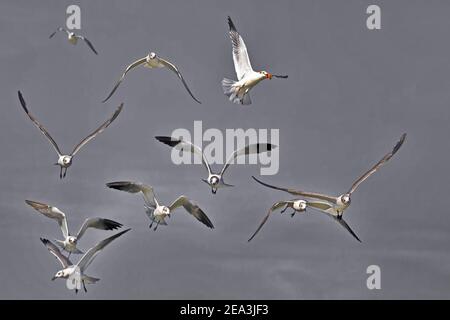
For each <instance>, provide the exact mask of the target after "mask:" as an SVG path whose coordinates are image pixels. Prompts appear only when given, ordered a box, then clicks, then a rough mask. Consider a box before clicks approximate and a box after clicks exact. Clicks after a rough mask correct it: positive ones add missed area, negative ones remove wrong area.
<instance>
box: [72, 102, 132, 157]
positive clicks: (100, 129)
mask: <svg viewBox="0 0 450 320" xmlns="http://www.w3.org/2000/svg"><path fill="white" fill-rule="evenodd" d="M122 108H123V103H122V104H121V105H120V106H119V107H117V109H116V111H115V112H114V114H113V115H112V117H111V118H109V119H108V120H106V122H105V123H103V124H102V125H101V126H100V127H99V128H98V129H97V130H95V131H94V132H92V133H91V134H90V135H88V136H87V137H86V138H84V139H83V141H81V142H80V143H79V144H78V145H77V146H76V147H75V148H74V149H73V151H72V153H71V154H70V155H71V156H74V155H75V154H76V153H77V152H78V151H80V149H81V148H82V147H83V146H84V145H85V144H86V143H88V142H89V141H91V140H92V139H94V138H95V137H96V136H97V135H98V134H100V133H102V132H103V130H105V129H106V128H108V126H109V125H110V124H111V123H113V121H114V120H115V119H116V118H117V116H118V115H119V114H120V112H121V111H122Z"/></svg>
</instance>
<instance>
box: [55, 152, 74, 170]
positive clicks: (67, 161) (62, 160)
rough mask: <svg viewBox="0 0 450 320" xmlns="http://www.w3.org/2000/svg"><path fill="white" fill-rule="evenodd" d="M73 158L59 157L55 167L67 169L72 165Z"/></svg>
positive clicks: (68, 156) (67, 156)
mask: <svg viewBox="0 0 450 320" xmlns="http://www.w3.org/2000/svg"><path fill="white" fill-rule="evenodd" d="M72 158H73V157H72V156H70V155H61V156H59V157H58V162H57V163H55V165H59V166H60V167H62V168H64V169H67V168H69V167H70V166H71V165H72Z"/></svg>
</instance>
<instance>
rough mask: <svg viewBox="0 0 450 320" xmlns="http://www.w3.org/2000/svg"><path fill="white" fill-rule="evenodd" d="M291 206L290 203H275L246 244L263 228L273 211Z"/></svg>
mask: <svg viewBox="0 0 450 320" xmlns="http://www.w3.org/2000/svg"><path fill="white" fill-rule="evenodd" d="M290 204H292V201H279V202H276V203H275V204H274V205H273V206H272V207H271V208H270V209H269V211H268V212H267V214H266V216H265V217H264V219H263V220H262V221H261V223H260V224H259V226H258V229H256V231H255V233H253V235H252V236H251V237H250V239H248V242H250V241H251V240H252V239H253V238H254V237H255V236H256V234H257V233H258V232H259V230H261V228H262V227H263V225H264V224H265V223H266V221H267V219H269V216H270V215H271V213H272V212H274V211H275V210H278V209H280V208H282V207H285V206H288V205H290Z"/></svg>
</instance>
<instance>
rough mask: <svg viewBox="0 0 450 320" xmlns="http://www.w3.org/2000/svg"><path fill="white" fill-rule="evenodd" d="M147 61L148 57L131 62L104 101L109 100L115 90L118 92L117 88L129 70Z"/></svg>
mask: <svg viewBox="0 0 450 320" xmlns="http://www.w3.org/2000/svg"><path fill="white" fill-rule="evenodd" d="M146 61H147V58H146V57H144V58H141V59H139V60H136V61H135V62H133V63H132V64H130V65H129V66H128V67H127V68H126V69H125V71H124V72H123V73H122V76H121V77H120V79H119V81H117V83H116V85H115V86H114V88H113V89H112V90H111V92H110V93H109V94H108V96H107V97H106V98H105V99H104V100H103V101H102V102H106V101H108V99H109V98H111V96H112V95H113V94H114V92H116V90H117V88H118V87H119V85H120V84H121V83H122V81H123V79H124V78H125V75H126V74H127V73H128V71H130V70H131V69H134V68H135V67H137V66H140V65H141V64H144V63H145V62H146Z"/></svg>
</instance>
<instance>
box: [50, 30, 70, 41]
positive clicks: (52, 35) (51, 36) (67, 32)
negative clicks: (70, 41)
mask: <svg viewBox="0 0 450 320" xmlns="http://www.w3.org/2000/svg"><path fill="white" fill-rule="evenodd" d="M59 31H64V32H65V33H66V34H69V31H67V30H66V29H64V28H61V27H58V29H56V31H54V32H53V33H52V34H51V35H50V36H49V37H48V38H49V39H51V38H53V37H54V35H55V34H56V33H57V32H59Z"/></svg>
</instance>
